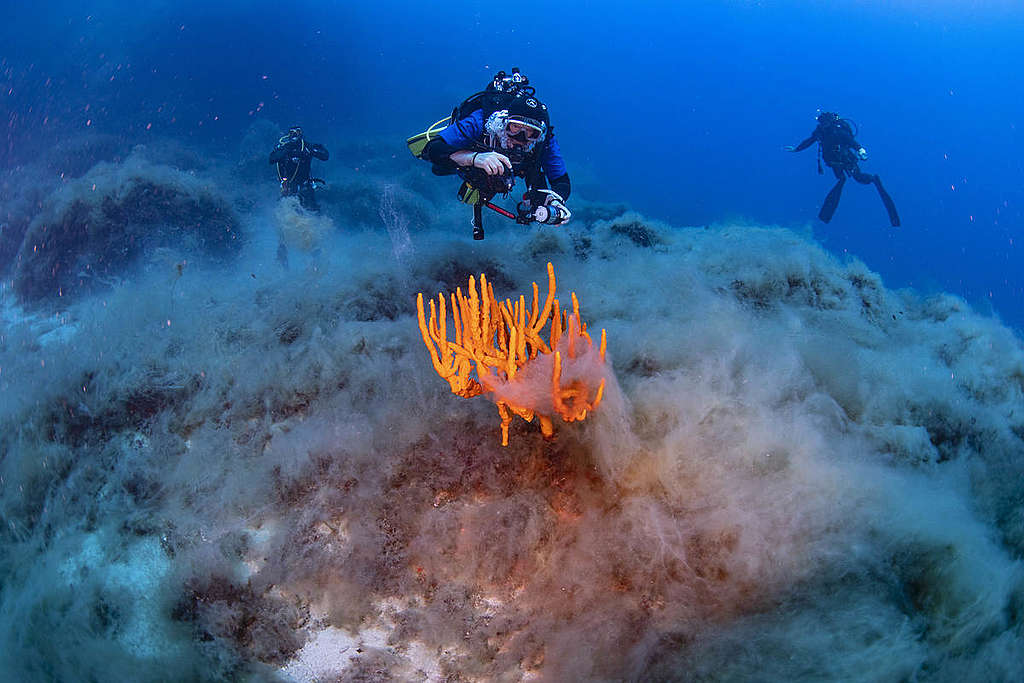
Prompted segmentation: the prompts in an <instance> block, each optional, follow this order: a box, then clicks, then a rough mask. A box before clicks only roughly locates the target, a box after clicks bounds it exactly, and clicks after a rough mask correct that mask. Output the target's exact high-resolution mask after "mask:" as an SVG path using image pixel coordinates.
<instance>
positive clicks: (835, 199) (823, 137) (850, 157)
mask: <svg viewBox="0 0 1024 683" xmlns="http://www.w3.org/2000/svg"><path fill="white" fill-rule="evenodd" d="M815 142H817V143H818V173H823V172H824V171H822V168H821V162H822V160H824V161H825V164H826V165H827V166H828V167H829V168H831V169H832V172H833V173H834V174H835V176H836V178H837V179H838V182H836V184H835V185H834V186H833V187H832V189H831V190H830V191H829V193H828V195H827V196H826V197H825V202H824V203H823V204H822V205H821V211H820V212H819V213H818V218H820V219H821V220H822V221H823V222H825V223H828V222H829V221H830V220H832V215H833V214H834V213H835V212H836V207H838V206H839V198H840V196H842V193H843V185H844V184H846V177H847V176H849V177H851V178H853V179H854V180H856V181H857V182H858V183H861V184H863V185H869V184H871V183H874V185H875V187H876V188H877V189H878V195H879V196H880V197H881V198H882V203H883V204H884V205H885V210H886V211H887V212H888V213H889V222H891V223H892V225H893V227H896V226H898V225H899V224H900V216H899V214H898V213H896V205H895V204H894V203H893V201H892V197H890V196H889V193H888V192H886V191H885V188H884V187H882V179H881V178H879V177H878V176H877V175H873V174H871V173H864V172H863V171H861V170H860V166H859V165H858V164H857V161H858V160H860V161H863V160H865V159H867V158H868V153H867V151H865V149H864V148H863V147H862V146H861V144H860V143H859V142H857V140H856V139H855V138H854V132H853V126H852V125H851V123H850V121H848V120H847V119H842V118H839V115H838V114H834V113H832V112H830V111H826V112H822V113H821V114H819V115H818V126H817V127H816V128H815V129H814V131H813V132H812V133H811V136H810V137H809V138H807V139H806V140H804V141H803V142H801V143H800V144H799V145H797V146H796V147H794V146H793V145H787V146H786V147H784V148H783V149H785V150H786V151H787V152H799V151H801V150H805V149H807V148H808V147H810V146H811V145H813V144H814V143H815Z"/></svg>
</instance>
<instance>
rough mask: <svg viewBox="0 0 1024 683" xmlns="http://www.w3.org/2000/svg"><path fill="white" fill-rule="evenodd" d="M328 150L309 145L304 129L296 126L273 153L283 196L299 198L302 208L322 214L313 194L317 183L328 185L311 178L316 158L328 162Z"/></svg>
mask: <svg viewBox="0 0 1024 683" xmlns="http://www.w3.org/2000/svg"><path fill="white" fill-rule="evenodd" d="M328 156H329V155H328V153H327V148H326V147H324V146H323V145H320V144H317V143H314V142H306V140H305V139H304V138H303V137H302V129H301V128H299V127H298V126H292V127H291V128H289V129H288V132H287V133H285V134H284V135H282V136H281V139H280V140H278V141H277V146H276V147H274V151H272V152H271V153H270V163H272V164H277V176H278V178H280V180H281V196H282V197H292V196H298V198H299V204H301V205H302V208H304V209H309V210H310V211H319V210H320V207H319V206H317V203H316V197H315V196H314V194H313V188H314V186H315V183H320V184H324V181H323V180H321V179H320V178H311V177H310V164H311V162H312V160H313V157H316V158H317V159H319V160H320V161H327V157H328Z"/></svg>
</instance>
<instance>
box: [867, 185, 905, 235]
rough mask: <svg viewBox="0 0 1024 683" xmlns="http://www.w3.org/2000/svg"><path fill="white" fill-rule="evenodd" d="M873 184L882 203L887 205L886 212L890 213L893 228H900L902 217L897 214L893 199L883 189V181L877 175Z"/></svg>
mask: <svg viewBox="0 0 1024 683" xmlns="http://www.w3.org/2000/svg"><path fill="white" fill-rule="evenodd" d="M873 182H874V183H875V187H876V188H877V189H878V196H879V197H881V198H882V203H883V204H885V210H886V211H887V212H888V213H889V222H890V223H892V227H894V228H898V227H899V226H900V215H899V214H898V213H896V203H895V202H893V200H892V197H890V196H889V193H888V192H886V191H885V188H884V187H882V179H881V178H880V177H879V176H877V175H876V176H875V177H874V181H873Z"/></svg>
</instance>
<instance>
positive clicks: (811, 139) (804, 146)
mask: <svg viewBox="0 0 1024 683" xmlns="http://www.w3.org/2000/svg"><path fill="white" fill-rule="evenodd" d="M817 140H818V136H817V131H815V133H814V134H812V135H811V137H809V138H807V139H806V140H804V141H803V142H801V143H800V144H799V145H797V146H796V147H794V148H793V149H791V150H789V151H790V152H802V151H804V150H805V149H807V148H808V147H810V146H811V145H813V144H814V143H815V142H817Z"/></svg>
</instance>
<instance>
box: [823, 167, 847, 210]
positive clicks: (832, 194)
mask: <svg viewBox="0 0 1024 683" xmlns="http://www.w3.org/2000/svg"><path fill="white" fill-rule="evenodd" d="M833 170H835V169H833ZM836 175H838V176H839V180H838V182H836V184H835V185H833V186H832V189H831V190H829V193H828V194H827V195H826V196H825V201H824V203H823V204H822V205H821V211H819V212H818V218H820V219H821V222H822V223H828V222H829V221H830V220H832V215H833V214H835V212H836V207H838V206H839V198H840V197H841V196H842V195H843V185H845V184H846V176H845V175H843V174H842V173H841V172H838V171H837V172H836Z"/></svg>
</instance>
